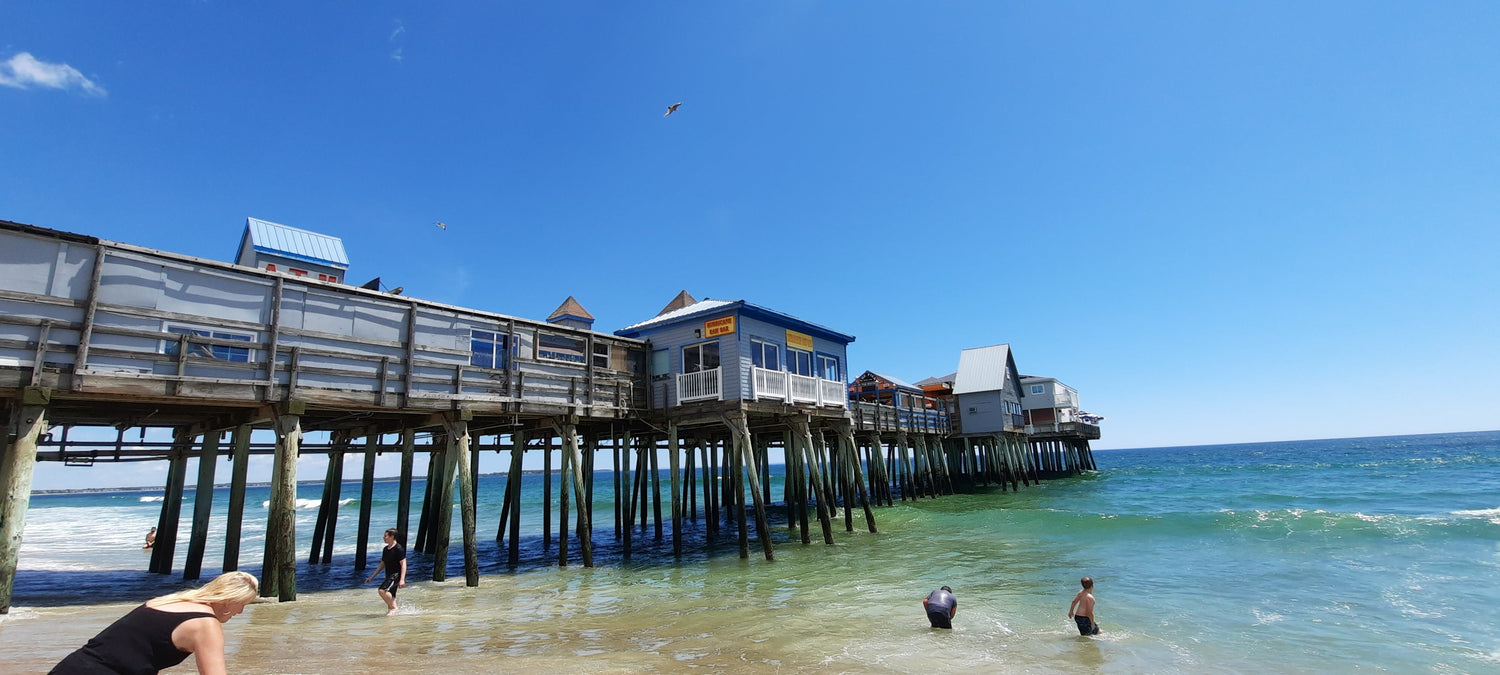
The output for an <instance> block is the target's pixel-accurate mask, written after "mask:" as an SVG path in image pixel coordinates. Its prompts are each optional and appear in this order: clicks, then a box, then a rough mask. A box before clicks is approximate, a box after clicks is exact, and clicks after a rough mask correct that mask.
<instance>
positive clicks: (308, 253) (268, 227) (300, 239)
mask: <svg viewBox="0 0 1500 675" xmlns="http://www.w3.org/2000/svg"><path fill="white" fill-rule="evenodd" d="M245 236H246V237H249V238H250V245H251V246H252V247H254V248H255V250H256V251H259V252H261V253H270V254H272V255H279V256H285V257H287V258H294V259H298V260H306V261H309V262H315V263H322V264H324V265H328V266H330V267H338V268H342V269H348V268H349V255H348V254H347V253H345V252H344V240H342V239H339V238H338V237H330V236H328V235H326V234H318V233H317V232H309V231H307V230H301V229H298V228H295V227H290V226H287V225H282V224H280V223H273V222H270V221H268V220H261V219H259V218H246V219H245Z"/></svg>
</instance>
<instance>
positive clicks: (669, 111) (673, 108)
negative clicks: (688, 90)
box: [662, 101, 682, 117]
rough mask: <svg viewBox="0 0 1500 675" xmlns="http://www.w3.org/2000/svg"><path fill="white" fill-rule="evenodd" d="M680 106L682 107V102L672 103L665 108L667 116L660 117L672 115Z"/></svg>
mask: <svg viewBox="0 0 1500 675" xmlns="http://www.w3.org/2000/svg"><path fill="white" fill-rule="evenodd" d="M681 106H682V101H678V102H676V103H673V104H672V105H669V106H667V114H666V115H662V117H667V116H669V115H671V114H672V113H674V112H677V108H679V107H681Z"/></svg>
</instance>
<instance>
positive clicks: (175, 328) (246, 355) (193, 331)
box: [161, 324, 255, 363]
mask: <svg viewBox="0 0 1500 675" xmlns="http://www.w3.org/2000/svg"><path fill="white" fill-rule="evenodd" d="M166 330H167V332H168V333H173V334H176V335H196V336H198V337H206V338H213V339H216V340H234V341H236V342H254V341H255V336H254V335H250V334H247V333H232V332H229V331H226V330H222V329H217V328H195V327H193V326H181V325H171V324H168V325H167V326H166ZM177 345H178V341H177V340H162V344H161V353H163V354H168V355H171V356H176V355H177ZM254 354H255V350H253V349H251V348H249V347H232V346H229V345H214V344H205V343H201V342H200V343H193V342H191V341H189V342H188V356H199V357H203V358H208V359H219V360H220V361H231V362H234V363H250V362H251V361H253V360H254V359H253V356H254Z"/></svg>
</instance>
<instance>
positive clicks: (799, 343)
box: [786, 330, 813, 352]
mask: <svg viewBox="0 0 1500 675" xmlns="http://www.w3.org/2000/svg"><path fill="white" fill-rule="evenodd" d="M786 346H788V347H791V348H793V349H801V350H803V351H808V352H810V351H812V348H813V343H812V336H811V335H807V334H805V333H798V332H797V331H794V330H787V332H786Z"/></svg>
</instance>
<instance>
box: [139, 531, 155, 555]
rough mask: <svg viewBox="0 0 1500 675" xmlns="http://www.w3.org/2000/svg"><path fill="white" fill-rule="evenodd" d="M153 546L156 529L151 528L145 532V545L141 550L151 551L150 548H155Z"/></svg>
mask: <svg viewBox="0 0 1500 675" xmlns="http://www.w3.org/2000/svg"><path fill="white" fill-rule="evenodd" d="M155 545H156V528H154V527H153V528H151V530H150V531H148V532H146V545H145V546H142V547H141V548H142V549H144V550H147V551H149V550H151V547H152V546H155Z"/></svg>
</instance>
